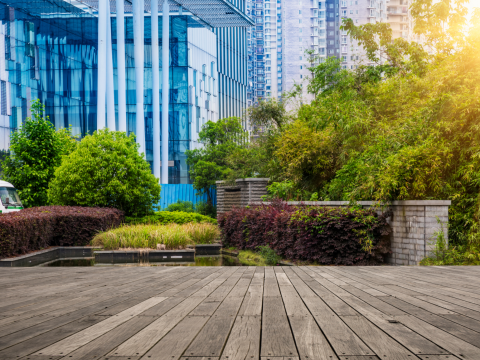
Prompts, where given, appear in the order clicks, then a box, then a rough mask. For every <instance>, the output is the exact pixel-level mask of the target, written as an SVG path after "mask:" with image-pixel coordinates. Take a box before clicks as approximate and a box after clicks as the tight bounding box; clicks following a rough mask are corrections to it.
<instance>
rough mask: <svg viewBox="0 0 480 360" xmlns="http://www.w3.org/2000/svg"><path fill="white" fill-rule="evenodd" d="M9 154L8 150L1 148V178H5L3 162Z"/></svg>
mask: <svg viewBox="0 0 480 360" xmlns="http://www.w3.org/2000/svg"><path fill="white" fill-rule="evenodd" d="M8 155H9V151H8V150H0V179H2V178H3V167H2V163H3V162H4V161H5V158H6V157H7V156H8Z"/></svg>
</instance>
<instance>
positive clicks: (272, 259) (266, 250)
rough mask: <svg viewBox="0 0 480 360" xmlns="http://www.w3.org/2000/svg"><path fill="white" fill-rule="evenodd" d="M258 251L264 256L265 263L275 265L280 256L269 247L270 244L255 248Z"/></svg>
mask: <svg viewBox="0 0 480 360" xmlns="http://www.w3.org/2000/svg"><path fill="white" fill-rule="evenodd" d="M257 251H258V253H259V254H260V255H261V256H262V257H264V258H265V263H266V264H267V265H277V264H278V263H279V262H280V261H281V260H282V258H281V257H280V256H278V255H277V253H276V252H275V250H273V249H270V246H268V245H265V246H259V247H258V248H257Z"/></svg>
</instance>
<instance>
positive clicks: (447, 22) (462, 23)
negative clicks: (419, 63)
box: [410, 0, 475, 56]
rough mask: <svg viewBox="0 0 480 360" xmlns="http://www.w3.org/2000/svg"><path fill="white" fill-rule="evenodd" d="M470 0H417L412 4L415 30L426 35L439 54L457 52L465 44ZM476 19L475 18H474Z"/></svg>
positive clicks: (411, 9)
mask: <svg viewBox="0 0 480 360" xmlns="http://www.w3.org/2000/svg"><path fill="white" fill-rule="evenodd" d="M466 3H468V0H435V1H434V0H416V1H414V2H412V4H411V6H410V13H411V15H412V16H413V17H414V18H415V26H414V29H413V30H414V32H415V33H416V34H418V35H423V36H425V38H426V40H427V45H429V46H432V47H433V48H434V49H435V50H436V53H437V56H445V55H449V54H451V53H453V52H455V49H458V48H460V47H462V46H464V44H465V41H466V39H465V34H466V31H465V27H466V25H467V22H466V14H467V8H466V6H465V4H466ZM473 21H475V19H473Z"/></svg>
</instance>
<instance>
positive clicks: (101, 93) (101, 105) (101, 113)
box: [97, 1, 108, 130]
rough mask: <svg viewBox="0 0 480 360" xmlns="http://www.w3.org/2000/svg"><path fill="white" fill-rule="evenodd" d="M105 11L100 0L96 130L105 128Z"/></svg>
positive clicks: (106, 7)
mask: <svg viewBox="0 0 480 360" xmlns="http://www.w3.org/2000/svg"><path fill="white" fill-rule="evenodd" d="M107 11H108V6H107V2H106V1H100V2H99V3H98V76H97V79H98V84H97V94H98V95H97V130H100V129H103V128H105V100H106V98H105V95H106V85H107V71H106V70H107Z"/></svg>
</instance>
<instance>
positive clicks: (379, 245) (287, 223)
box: [219, 201, 390, 265]
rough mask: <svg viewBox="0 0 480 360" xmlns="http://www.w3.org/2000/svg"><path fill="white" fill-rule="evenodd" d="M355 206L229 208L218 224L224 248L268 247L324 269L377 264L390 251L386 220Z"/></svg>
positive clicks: (283, 205)
mask: <svg viewBox="0 0 480 360" xmlns="http://www.w3.org/2000/svg"><path fill="white" fill-rule="evenodd" d="M388 216H389V214H388V213H385V214H383V215H381V216H378V215H377V214H376V213H375V211H374V210H372V209H368V210H362V209H355V208H326V207H314V208H312V207H293V206H289V205H287V204H286V203H283V202H279V201H275V202H272V204H270V205H260V206H257V207H253V208H242V209H233V210H232V211H230V212H228V213H225V214H222V215H221V216H220V218H219V226H220V228H221V230H222V237H223V239H222V241H223V245H224V246H225V247H228V246H235V247H236V248H238V249H239V250H244V249H249V250H255V249H257V248H258V247H260V246H269V247H270V248H271V249H273V250H275V253H276V254H277V255H278V256H281V257H283V258H286V259H290V260H302V261H315V262H317V263H319V264H323V265H360V264H379V263H382V262H383V261H384V257H385V256H386V255H387V254H388V253H390V250H389V239H388V237H387V235H388V234H389V229H388V224H387V217H388Z"/></svg>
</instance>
